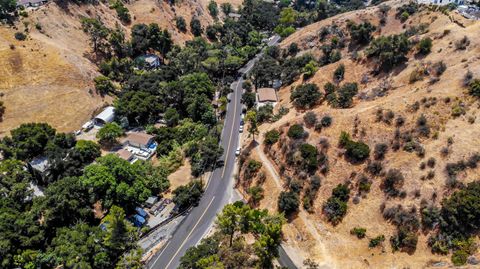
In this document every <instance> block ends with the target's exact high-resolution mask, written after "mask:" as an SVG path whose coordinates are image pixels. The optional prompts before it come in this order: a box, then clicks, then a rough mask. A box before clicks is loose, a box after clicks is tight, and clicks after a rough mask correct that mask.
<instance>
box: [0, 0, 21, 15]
mask: <svg viewBox="0 0 480 269" xmlns="http://www.w3.org/2000/svg"><path fill="white" fill-rule="evenodd" d="M16 9H17V1H15V0H0V19H6V18H8V17H9V15H10V14H11V13H13V12H14V11H15V10H16Z"/></svg>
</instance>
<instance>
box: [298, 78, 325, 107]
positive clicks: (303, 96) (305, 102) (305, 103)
mask: <svg viewBox="0 0 480 269" xmlns="http://www.w3.org/2000/svg"><path fill="white" fill-rule="evenodd" d="M321 97H322V94H321V93H320V90H319V89H318V86H317V85H315V84H311V83H307V84H303V85H300V86H298V87H296V88H295V89H294V90H293V91H292V94H291V96H290V100H291V101H292V102H293V104H294V105H295V106H297V107H299V108H303V109H305V108H311V107H313V106H314V105H315V104H317V102H318V101H319V100H320V98H321Z"/></svg>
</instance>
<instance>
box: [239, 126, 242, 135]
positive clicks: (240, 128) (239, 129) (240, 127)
mask: <svg viewBox="0 0 480 269" xmlns="http://www.w3.org/2000/svg"><path fill="white" fill-rule="evenodd" d="M239 131H240V133H243V125H240V129H239Z"/></svg>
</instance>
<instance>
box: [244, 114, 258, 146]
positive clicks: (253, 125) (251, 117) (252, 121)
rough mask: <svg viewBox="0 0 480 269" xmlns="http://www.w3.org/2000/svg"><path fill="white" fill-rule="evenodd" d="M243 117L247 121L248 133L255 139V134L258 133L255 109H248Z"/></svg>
mask: <svg viewBox="0 0 480 269" xmlns="http://www.w3.org/2000/svg"><path fill="white" fill-rule="evenodd" d="M245 119H246V121H247V122H248V123H249V125H248V133H249V134H250V135H252V136H253V140H254V141H255V135H256V134H258V119H257V112H256V111H255V110H249V111H248V112H247V116H246V117H245Z"/></svg>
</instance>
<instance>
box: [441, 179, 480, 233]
mask: <svg viewBox="0 0 480 269" xmlns="http://www.w3.org/2000/svg"><path fill="white" fill-rule="evenodd" d="M442 217H443V219H444V220H445V222H446V227H445V230H446V231H448V232H451V233H459V234H461V235H464V236H467V237H468V236H469V235H470V234H472V233H475V232H477V231H478V230H479V229H480V182H478V181H475V182H472V183H469V184H468V185H467V186H466V188H464V189H462V190H459V191H456V192H455V193H453V194H452V195H451V196H450V197H449V198H447V199H445V200H444V201H443V204H442Z"/></svg>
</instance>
